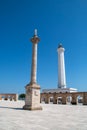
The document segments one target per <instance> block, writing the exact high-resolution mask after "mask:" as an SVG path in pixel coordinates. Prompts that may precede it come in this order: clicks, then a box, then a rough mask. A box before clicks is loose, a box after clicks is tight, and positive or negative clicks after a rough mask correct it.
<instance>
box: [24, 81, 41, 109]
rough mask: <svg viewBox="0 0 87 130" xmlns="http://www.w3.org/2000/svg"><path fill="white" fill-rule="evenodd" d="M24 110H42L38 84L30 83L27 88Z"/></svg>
mask: <svg viewBox="0 0 87 130" xmlns="http://www.w3.org/2000/svg"><path fill="white" fill-rule="evenodd" d="M23 109H25V110H42V107H41V106H40V86H39V85H38V84H35V83H33V84H31V83H30V84H28V85H27V86H26V98H25V105H24V106H23Z"/></svg>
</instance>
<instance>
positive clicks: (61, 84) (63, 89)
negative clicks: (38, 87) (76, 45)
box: [42, 44, 77, 93]
mask: <svg viewBox="0 0 87 130" xmlns="http://www.w3.org/2000/svg"><path fill="white" fill-rule="evenodd" d="M64 51H65V49H64V47H63V46H62V44H59V46H58V48H57V52H58V87H57V89H43V90H42V92H43V93H49V92H51V93H55V92H56V93H67V92H69V93H72V92H77V89H76V88H70V87H67V86H66V73H65V61H64V60H65V59H64Z"/></svg>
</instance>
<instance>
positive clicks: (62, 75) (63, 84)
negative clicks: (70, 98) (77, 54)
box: [57, 44, 66, 88]
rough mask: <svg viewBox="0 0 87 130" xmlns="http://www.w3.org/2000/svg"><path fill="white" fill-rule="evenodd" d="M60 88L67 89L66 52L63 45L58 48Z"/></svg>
mask: <svg viewBox="0 0 87 130" xmlns="http://www.w3.org/2000/svg"><path fill="white" fill-rule="evenodd" d="M57 51H58V88H66V75H65V62H64V51H65V49H64V48H63V46H62V44H59V46H58V49H57Z"/></svg>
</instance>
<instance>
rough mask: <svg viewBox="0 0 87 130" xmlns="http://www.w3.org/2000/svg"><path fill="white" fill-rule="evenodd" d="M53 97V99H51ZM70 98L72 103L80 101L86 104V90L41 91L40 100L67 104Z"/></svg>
mask: <svg viewBox="0 0 87 130" xmlns="http://www.w3.org/2000/svg"><path fill="white" fill-rule="evenodd" d="M52 98H53V100H52ZM68 100H70V103H71V104H72V105H75V104H78V103H80V102H81V103H82V104H83V105H87V92H75V93H41V102H43V101H44V102H45V103H50V101H53V104H58V103H61V104H67V103H68V102H69V101H68Z"/></svg>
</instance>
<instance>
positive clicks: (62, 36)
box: [0, 0, 87, 93]
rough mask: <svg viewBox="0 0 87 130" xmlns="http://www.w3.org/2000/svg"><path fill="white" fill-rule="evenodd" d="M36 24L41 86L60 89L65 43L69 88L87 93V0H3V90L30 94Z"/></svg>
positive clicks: (0, 45) (0, 3)
mask: <svg viewBox="0 0 87 130" xmlns="http://www.w3.org/2000/svg"><path fill="white" fill-rule="evenodd" d="M35 28H37V29H38V36H39V37H40V39H41V40H40V43H39V44H38V69H37V82H38V84H40V85H41V88H42V89H45V88H57V84H58V56H57V47H58V44H59V43H60V42H61V43H62V44H63V46H64V48H65V67H66V81H67V87H74V88H77V89H78V90H79V91H87V0H0V93H6V92H12V93H22V92H25V88H24V86H25V85H26V84H27V83H29V81H30V73H31V53H32V43H31V42H30V38H31V37H32V36H33V33H34V29H35Z"/></svg>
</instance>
